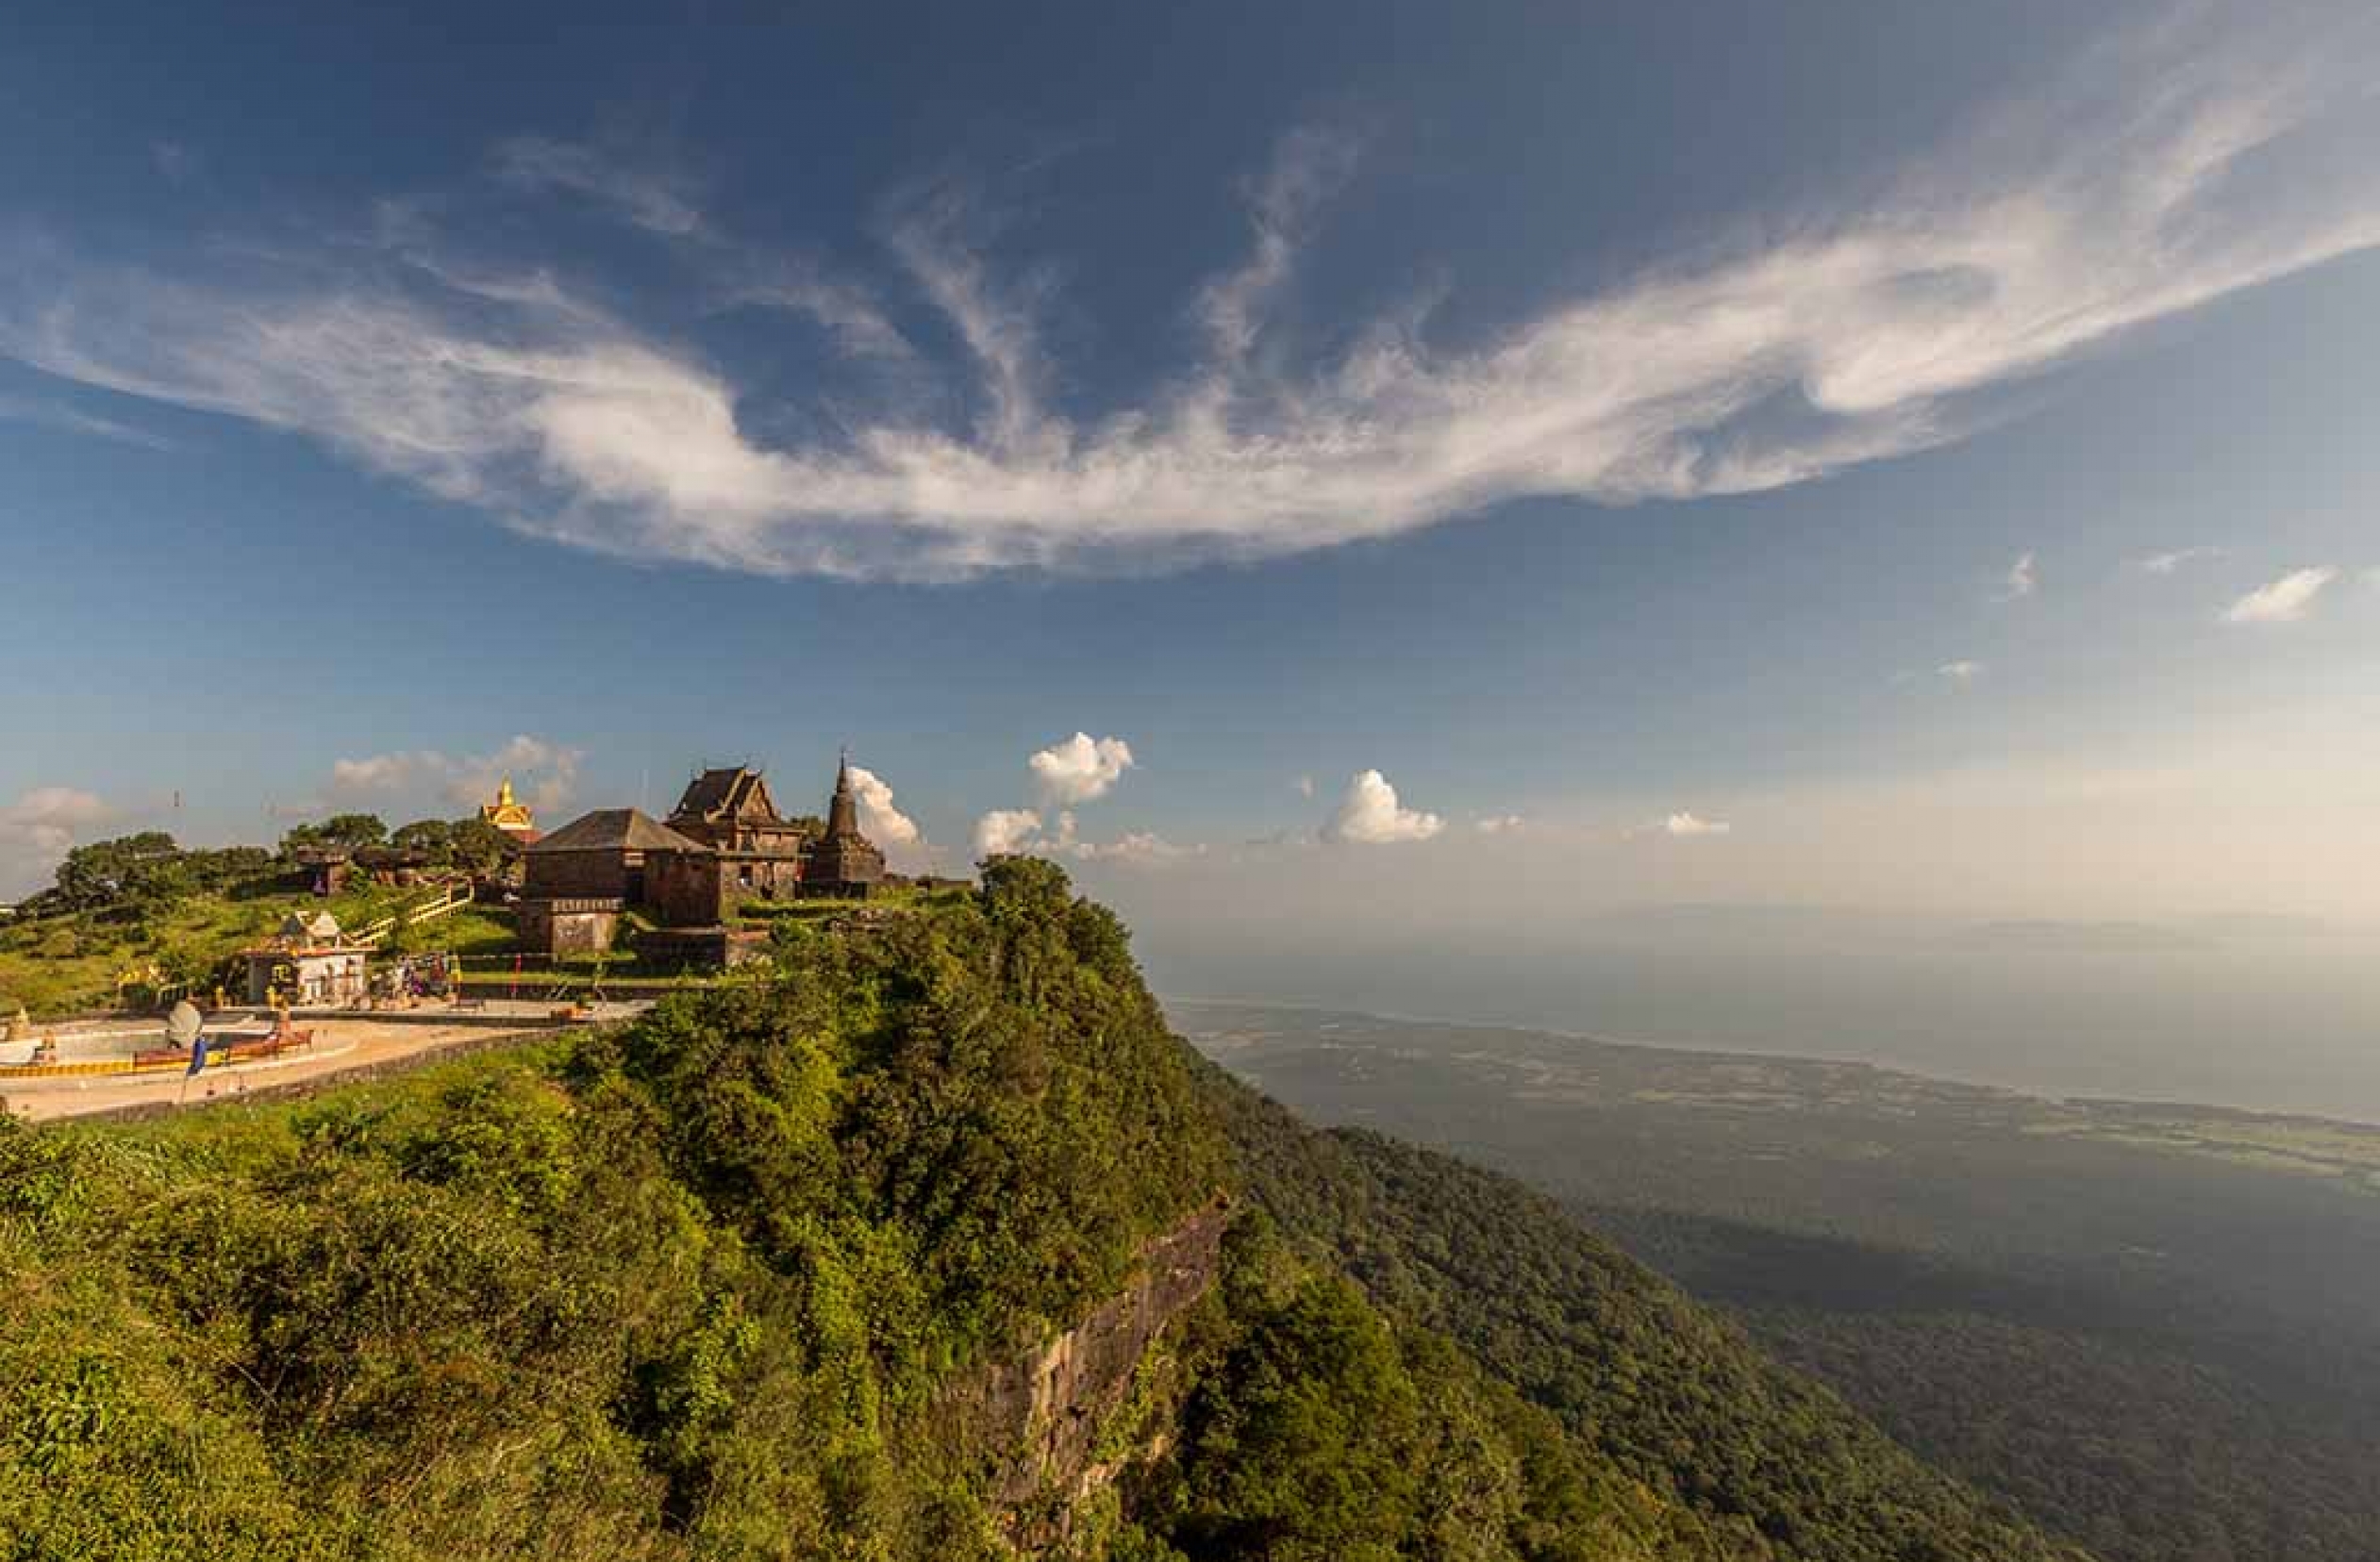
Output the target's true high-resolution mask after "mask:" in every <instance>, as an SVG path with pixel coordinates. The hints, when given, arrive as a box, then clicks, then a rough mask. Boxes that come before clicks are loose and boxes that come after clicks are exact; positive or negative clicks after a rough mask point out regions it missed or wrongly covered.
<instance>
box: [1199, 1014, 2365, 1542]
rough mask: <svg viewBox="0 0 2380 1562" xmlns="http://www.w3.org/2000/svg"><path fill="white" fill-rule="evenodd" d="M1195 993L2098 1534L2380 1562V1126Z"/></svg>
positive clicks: (1374, 1112) (1970, 1473) (1307, 1103)
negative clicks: (2040, 1093) (1253, 1005)
mask: <svg viewBox="0 0 2380 1562" xmlns="http://www.w3.org/2000/svg"><path fill="white" fill-rule="evenodd" d="M1185 1013H1186V1017H1191V1016H1194V1018H1192V1020H1191V1022H1192V1024H1193V1025H1194V1027H1196V1028H1197V1029H1200V1030H1204V1031H1207V1033H1208V1035H1209V1041H1210V1044H1211V1045H1213V1046H1215V1047H1216V1048H1217V1050H1218V1053H1219V1055H1223V1056H1225V1057H1227V1058H1228V1059H1229V1060H1230V1061H1231V1062H1232V1064H1233V1066H1234V1067H1235V1068H1236V1069H1239V1070H1241V1071H1243V1072H1246V1073H1247V1074H1248V1075H1249V1076H1250V1077H1252V1078H1254V1079H1256V1080H1257V1082H1258V1083H1260V1084H1262V1085H1263V1086H1264V1088H1267V1089H1268V1090H1271V1091H1273V1093H1275V1094H1277V1095H1279V1096H1281V1097H1282V1098H1283V1099H1284V1100H1286V1101H1289V1102H1290V1104H1292V1105H1295V1106H1296V1107H1297V1108H1298V1109H1299V1110H1301V1111H1305V1112H1308V1113H1311V1114H1313V1115H1314V1116H1315V1117H1317V1118H1319V1119H1321V1120H1323V1121H1349V1122H1362V1123H1365V1124H1367V1125H1373V1126H1377V1127H1379V1128H1381V1129H1383V1130H1386V1131H1389V1132H1394V1133H1402V1134H1407V1135H1411V1136H1414V1137H1416V1138H1423V1137H1426V1138H1429V1139H1430V1140H1431V1141H1433V1142H1435V1143H1438V1144H1440V1145H1442V1146H1444V1147H1446V1148H1448V1149H1451V1150H1456V1151H1457V1152H1459V1153H1460V1154H1462V1155H1465V1156H1469V1157H1474V1158H1477V1159H1479V1160H1482V1161H1484V1162H1486V1163H1488V1164H1490V1165H1492V1166H1496V1167H1499V1168H1501V1169H1503V1170H1505V1171H1507V1172H1512V1173H1514V1174H1515V1175H1518V1176H1520V1177H1523V1179H1525V1180H1526V1181H1528V1182H1529V1183H1531V1184H1532V1185H1534V1186H1536V1187H1539V1188H1542V1189H1544V1190H1545V1191H1547V1192H1549V1193H1552V1194H1554V1195H1556V1197H1558V1198H1560V1199H1561V1200H1562V1201H1563V1203H1564V1204H1565V1205H1567V1206H1568V1207H1569V1208H1570V1209H1571V1210H1572V1211H1573V1212H1574V1213H1575V1214H1576V1215H1577V1216H1578V1217H1579V1218H1580V1219H1582V1220H1584V1221H1587V1222H1588V1223H1589V1224H1590V1225H1591V1226H1592V1227H1594V1228H1595V1229H1597V1230H1599V1231H1603V1232H1606V1233H1608V1234H1609V1235H1610V1236H1611V1237H1612V1238H1614V1239H1615V1240H1617V1241H1619V1242H1621V1243H1622V1244H1623V1245H1624V1246H1625V1247H1626V1248H1627V1249H1628V1251H1630V1252H1631V1253H1633V1254H1635V1255H1637V1256H1639V1257H1640V1258H1642V1259H1644V1260H1645V1261H1646V1262H1648V1263H1650V1264H1652V1265H1653V1266H1654V1267H1656V1268H1657V1269H1658V1270H1660V1271H1662V1272H1663V1273H1665V1274H1668V1275H1671V1276H1673V1278H1675V1279H1676V1280H1678V1281H1679V1282H1680V1283H1681V1284H1683V1285H1685V1286H1686V1287H1687V1288H1689V1290H1691V1291H1693V1292H1694V1293H1695V1294H1696V1295H1697V1296H1699V1297H1702V1298H1705V1299H1706V1300H1708V1301H1711V1302H1714V1303H1718V1304H1723V1305H1725V1306H1726V1307H1727V1308H1728V1309H1730V1310H1731V1311H1732V1312H1733V1313H1734V1314H1735V1316H1736V1317H1737V1318H1738V1319H1739V1321H1741V1322H1742V1323H1743V1325H1744V1326H1745V1327H1746V1328H1747V1329H1748V1331H1749V1332H1750V1333H1751V1334H1752V1336H1753V1337H1754V1338H1756V1340H1757V1341H1758V1342H1759V1344H1760V1345H1761V1346H1762V1347H1764V1348H1765V1349H1766V1350H1768V1351H1769V1352H1771V1353H1772V1354H1774V1355H1776V1356H1778V1357H1779V1358H1781V1359H1783V1360H1785V1361H1787V1362H1788V1363H1790V1364H1791V1365H1793V1366H1796V1367H1799V1368H1801V1369H1802V1370H1804V1371H1808V1372H1810V1373H1812V1374H1813V1375H1815V1376H1817V1377H1818V1378H1820V1379H1821V1380H1822V1381H1823V1382H1825V1383H1826V1384H1828V1385H1829V1386H1830V1387H1832V1388H1835V1389H1837V1390H1838V1391H1839V1392H1840V1393H1841V1394H1842V1395H1843V1396H1844V1397H1845V1398H1846V1399H1847V1400H1849V1401H1850V1402H1851V1403H1852V1404H1854V1405H1856V1407H1857V1408H1858V1409H1860V1410H1861V1411H1862V1412H1863V1413H1865V1414H1866V1415H1868V1416H1869V1417H1871V1418H1872V1419H1873V1420H1874V1421H1877V1422H1878V1423H1879V1424H1881V1425H1882V1426H1883V1427H1884V1428H1885V1429H1886V1430H1887V1431H1889V1433H1891V1434H1892V1435H1893V1436H1894V1437H1896V1438H1898V1439H1900V1440H1901V1441H1902V1442H1904V1443H1905V1444H1906V1445H1907V1446H1908V1447H1910V1448H1912V1449H1914V1450H1916V1451H1917V1452H1919V1453H1920V1454H1923V1455H1924V1456H1925V1457H1926V1458H1928V1459H1929V1460H1931V1461H1933V1462H1934V1463H1936V1464H1938V1465H1939V1466H1940V1467H1942V1468H1945V1469H1947V1470H1950V1471H1955V1472H1956V1473H1957V1474H1959V1475H1962V1476H1964V1477H1965V1478H1967V1479H1968V1480H1970V1481H1972V1482H1973V1483H1974V1484H1976V1485H1977V1486H1979V1487H1983V1488H1985V1489H1987V1490H1989V1491H1992V1492H1995V1493H1997V1494H1999V1495H2001V1496H2002V1497H2004V1498H2006V1500H2007V1501H2009V1502H2010V1503H2012V1504H2016V1505H2017V1506H2019V1507H2020V1508H2022V1511H2024V1512H2025V1513H2026V1514H2027V1515H2028V1516H2029V1517H2031V1518H2032V1520H2034V1521H2035V1522H2037V1523H2039V1524H2040V1525H2042V1526H2043V1527H2045V1528H2048V1529H2051V1530H2052V1531H2054V1532H2058V1533H2063V1534H2065V1535H2067V1536H2070V1537H2073V1538H2074V1539H2076V1540H2078V1541H2080V1542H2082V1543H2084V1544H2087V1545H2089V1547H2090V1548H2091V1549H2092V1550H2093V1551H2094V1552H2098V1553H2100V1554H2104V1555H2105V1556H2107V1557H2109V1558H2112V1559H2123V1562H2171V1559H2173V1558H2199V1557H2209V1558H2227V1559H2232V1562H2369V1559H2370V1558H2372V1556H2374V1555H2375V1554H2380V1552H2376V1551H2375V1548H2374V1541H2373V1537H2374V1536H2380V1461H2376V1460H2374V1459H2373V1457H2372V1450H2373V1449H2374V1448H2376V1447H2380V1325H2376V1324H2375V1322H2374V1320H2373V1315H2372V1308H2371V1306H2370V1300H2369V1299H2370V1298H2371V1297H2372V1296H2373V1295H2375V1294H2380V1200H2374V1199H2373V1198H2372V1194H2371V1188H2372V1181H2371V1179H2372V1168H2373V1167H2374V1165H2375V1164H2380V1131H2374V1130H2371V1129H2362V1128H2356V1127H2354V1126H2352V1125H2349V1124H2341V1123H2327V1124H2325V1123H2318V1122H2307V1121H2305V1120H2296V1119H2283V1118H2272V1117H2260V1116H2256V1115H2255V1114H2248V1113H2239V1112H2229V1111H2222V1110H2218V1109H2212V1108H2193V1107H2185V1106H2177V1105H2138V1104H2122V1103H2105V1102H2062V1103H2061V1102H2048V1101H2041V1100H2036V1099H2032V1098H2028V1097H2023V1096H2019V1095H2012V1094H2010V1093H2008V1092H2005V1091H1996V1090H1985V1089H1979V1088H1972V1087H1967V1086H1960V1085H1956V1084H1949V1083H1945V1082H1941V1081H1935V1080H1926V1079H1921V1078H1917V1077H1914V1076H1911V1075H1906V1074H1898V1073H1893V1072H1887V1071H1882V1070H1876V1069H1872V1068H1866V1067H1863V1066H1859V1065H1851V1064H1839V1063H1823V1062H1815V1061H1807V1060H1797V1059H1790V1058H1752V1057H1745V1056H1741V1055H1710V1054H1695V1053H1686V1052H1676V1051H1669V1050H1655V1049H1646V1048H1636V1047H1623V1046H1613V1045H1608V1044H1604V1043H1598V1042H1593V1041H1589V1040H1584V1039H1578V1038H1571V1037H1557V1036H1548V1035H1541V1034H1532V1033H1528V1032H1523V1031H1512V1030H1506V1029H1495V1028H1489V1027H1467V1026H1459V1025H1445V1024H1425V1023H1419V1022H1397V1021H1380V1020H1372V1019H1367V1018H1363V1017H1357V1016H1351V1015H1344V1014H1336V1015H1324V1014H1317V1013H1299V1012H1290V1011H1269V1012H1261V1013H1259V1012H1256V1011H1251V1010H1245V1009H1240V1008H1235V1007H1232V1006H1229V1005H1212V1006H1210V1005H1198V1006H1197V1007H1196V1008H1195V1009H1194V1010H1188V1011H1185Z"/></svg>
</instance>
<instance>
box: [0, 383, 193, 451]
mask: <svg viewBox="0 0 2380 1562" xmlns="http://www.w3.org/2000/svg"><path fill="white" fill-rule="evenodd" d="M0 423H19V424H25V425H26V426H28V427H32V428H46V429H50V430H52V431H54V432H56V433H59V434H80V435H84V436H86V437H88V438H90V439H94V440H114V441H115V442H116V443H118V444H128V445H138V446H140V447H141V449H142V450H177V449H179V448H180V447H179V446H178V445H176V444H175V442H174V441H173V440H169V439H167V438H166V437H165V436H164V435H162V434H152V433H150V432H149V431H148V430H147V429H145V428H135V427H133V426H132V425H131V424H122V423H118V422H116V421H115V420H114V419H112V418H98V417H93V416H92V415H91V414H90V413H88V412H78V411H76V410H75V408H73V407H61V406H59V405H58V403H56V402H46V401H27V400H25V399H24V398H21V397H16V396H0Z"/></svg>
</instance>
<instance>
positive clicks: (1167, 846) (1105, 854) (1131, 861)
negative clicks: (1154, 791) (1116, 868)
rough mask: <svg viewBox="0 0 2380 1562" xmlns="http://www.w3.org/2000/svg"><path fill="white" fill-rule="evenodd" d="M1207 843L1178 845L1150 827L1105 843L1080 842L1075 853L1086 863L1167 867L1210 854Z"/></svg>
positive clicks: (1074, 845)
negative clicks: (1203, 844) (1205, 845)
mask: <svg viewBox="0 0 2380 1562" xmlns="http://www.w3.org/2000/svg"><path fill="white" fill-rule="evenodd" d="M1206 851H1207V848H1206V847H1204V846H1198V845H1191V846H1182V845H1176V844H1175V843H1174V842H1173V841H1171V840H1168V839H1165V838H1164V837H1163V836H1161V835H1158V834H1157V833H1155V832H1154V831H1150V830H1131V831H1127V832H1125V833H1124V834H1123V835H1122V836H1119V837H1117V838H1116V839H1114V840H1111V841H1107V842H1105V843H1096V842H1092V841H1088V840H1084V841H1076V842H1075V843H1074V844H1073V847H1072V848H1071V855H1072V856H1074V857H1075V858H1076V859H1077V860H1078V861H1082V862H1108V863H1116V864H1119V865H1121V866H1123V867H1127V868H1163V867H1167V866H1170V865H1171V864H1173V863H1176V862H1180V861H1182V860H1183V859H1184V858H1186V857H1194V856H1204V855H1205V854H1206Z"/></svg>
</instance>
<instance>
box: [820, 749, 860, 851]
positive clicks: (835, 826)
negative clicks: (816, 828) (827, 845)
mask: <svg viewBox="0 0 2380 1562" xmlns="http://www.w3.org/2000/svg"><path fill="white" fill-rule="evenodd" d="M858 833H859V804H858V801H857V799H856V798H854V797H853V796H852V794H851V750H850V749H848V748H846V749H844V750H843V751H842V755H841V757H840V758H839V759H838V760H837V761H836V763H835V798H834V801H833V802H831V803H829V804H828V805H827V806H826V834H827V836H828V837H829V838H830V839H845V838H847V837H851V836H856V835H857V834H858Z"/></svg>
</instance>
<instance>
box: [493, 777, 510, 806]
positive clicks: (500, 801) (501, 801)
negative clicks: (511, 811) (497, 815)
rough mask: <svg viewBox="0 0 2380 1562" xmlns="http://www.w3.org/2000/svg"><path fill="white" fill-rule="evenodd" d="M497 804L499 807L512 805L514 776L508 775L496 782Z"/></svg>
mask: <svg viewBox="0 0 2380 1562" xmlns="http://www.w3.org/2000/svg"><path fill="white" fill-rule="evenodd" d="M496 806H497V807H499V808H508V807H510V806H512V777H510V776H506V777H505V778H504V779H503V780H501V781H499V782H497V783H496Z"/></svg>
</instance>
